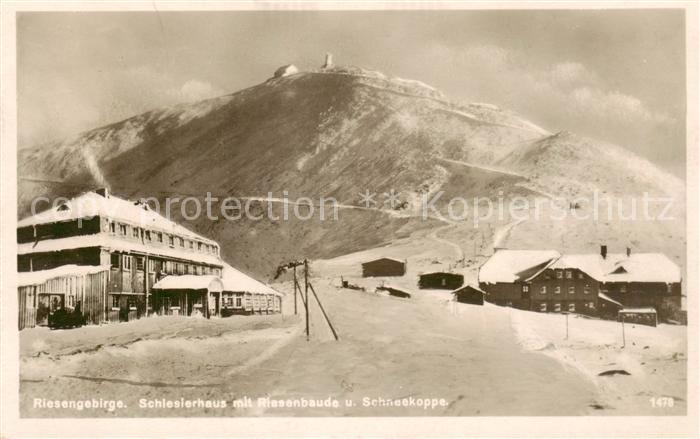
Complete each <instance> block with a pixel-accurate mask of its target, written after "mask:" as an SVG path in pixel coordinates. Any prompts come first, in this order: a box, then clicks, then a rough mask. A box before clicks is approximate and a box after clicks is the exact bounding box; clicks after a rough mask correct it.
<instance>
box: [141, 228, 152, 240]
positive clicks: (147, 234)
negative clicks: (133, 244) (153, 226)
mask: <svg viewBox="0 0 700 439" xmlns="http://www.w3.org/2000/svg"><path fill="white" fill-rule="evenodd" d="M143 233H144V235H145V236H146V241H150V240H151V231H150V230H144V232H143Z"/></svg>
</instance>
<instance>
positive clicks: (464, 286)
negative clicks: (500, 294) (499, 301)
mask: <svg viewBox="0 0 700 439" xmlns="http://www.w3.org/2000/svg"><path fill="white" fill-rule="evenodd" d="M466 289H472V290H474V291H476V292H479V293H481V294H484V295H486V296H488V295H489V293H487V292H486V291H484V290H482V289H481V288H479V287H477V286H474V285H471V284H467V285H462V286H461V287H459V288H457V289H456V290H453V291H450V294H457V293H459V292H460V291H462V290H466Z"/></svg>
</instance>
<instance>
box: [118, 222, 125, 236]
mask: <svg viewBox="0 0 700 439" xmlns="http://www.w3.org/2000/svg"><path fill="white" fill-rule="evenodd" d="M119 234H120V235H125V236H126V224H119Z"/></svg>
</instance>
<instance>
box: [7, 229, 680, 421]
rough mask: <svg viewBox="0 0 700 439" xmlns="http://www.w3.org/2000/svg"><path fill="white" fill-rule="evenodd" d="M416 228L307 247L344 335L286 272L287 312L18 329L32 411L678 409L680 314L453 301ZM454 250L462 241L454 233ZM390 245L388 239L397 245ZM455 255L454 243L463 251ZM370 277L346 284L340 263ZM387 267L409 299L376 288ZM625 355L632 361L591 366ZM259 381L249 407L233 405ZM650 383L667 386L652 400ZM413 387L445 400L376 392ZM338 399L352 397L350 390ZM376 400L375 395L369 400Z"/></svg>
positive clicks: (26, 402)
mask: <svg viewBox="0 0 700 439" xmlns="http://www.w3.org/2000/svg"><path fill="white" fill-rule="evenodd" d="M426 242H431V243H432V247H428V248H426V247H423V250H420V248H418V247H416V246H415V245H413V244H412V243H411V242H408V241H407V242H404V243H403V244H401V246H398V247H393V248H384V249H377V250H376V252H374V253H358V254H353V255H347V256H344V257H341V258H337V259H336V260H327V261H318V262H312V273H313V277H312V282H313V286H314V290H315V291H316V292H317V293H318V296H319V298H320V300H321V302H322V303H323V306H324V308H325V310H326V312H327V314H328V316H329V318H330V320H331V322H332V324H333V326H334V328H335V330H336V331H337V333H338V335H339V337H340V340H339V341H335V340H334V339H333V336H332V333H331V331H330V329H329V327H328V325H327V324H326V322H325V319H324V318H323V315H322V313H321V311H320V308H319V307H318V305H317V304H316V301H315V299H314V298H313V295H312V294H311V293H310V294H309V300H310V303H311V307H310V330H311V336H310V340H309V341H307V340H306V337H305V336H304V332H303V331H304V325H303V320H302V310H303V306H302V302H301V299H300V298H299V299H298V309H299V312H300V315H298V316H294V315H291V314H292V313H293V310H294V305H293V297H294V296H293V294H290V293H291V292H292V286H291V283H290V282H289V280H288V279H280V283H278V284H276V285H275V288H276V289H278V290H280V291H283V292H286V293H287V295H286V296H285V298H284V303H283V309H284V312H285V314H283V315H272V316H248V317H244V316H235V317H229V318H218V319H211V320H207V319H202V318H199V319H197V318H186V317H154V318H148V319H141V320H138V321H135V322H130V323H121V324H112V325H103V326H92V327H84V328H79V329H73V330H57V331H50V330H48V329H46V328H34V329H30V330H24V331H22V332H21V333H20V348H21V349H20V367H21V371H20V372H21V384H20V389H21V413H22V415H23V416H39V417H41V416H66V417H83V416H90V417H95V416H139V417H149V416H150V417H153V416H260V415H265V416H290V415H294V416H330V415H333V416H372V415H374V416H407V415H425V416H497V415H586V414H589V415H590V414H593V415H596V414H605V415H623V414H624V415H641V414H660V415H665V414H681V413H684V412H685V399H686V395H685V383H686V348H685V337H686V333H685V330H686V328H685V327H680V326H678V327H676V326H667V325H660V326H659V327H657V328H651V327H644V326H639V325H629V324H628V325H626V326H625V331H626V332H625V336H626V346H625V347H624V348H622V333H621V326H620V325H619V324H618V323H615V322H608V321H599V320H591V319H585V318H578V317H575V316H569V334H568V338H565V337H566V326H565V323H566V321H565V319H566V318H565V317H564V316H563V315H554V314H540V313H531V312H527V311H517V310H513V309H509V308H502V307H497V306H493V305H490V304H485V305H484V306H474V305H465V304H458V303H454V302H452V301H451V297H450V295H449V292H447V291H444V290H443V291H439V290H419V289H418V288H417V287H416V285H415V279H416V278H415V276H416V273H417V271H416V270H418V271H420V270H424V269H427V268H429V267H431V266H433V264H431V263H430V261H431V259H432V258H434V257H436V255H439V254H444V251H445V250H446V249H443V248H436V247H437V244H440V243H439V241H436V240H434V239H430V237H426ZM452 250H453V251H452V253H455V252H454V249H452ZM392 252H393V253H392ZM409 253H411V254H412V256H410V257H409V267H411V266H413V268H411V269H410V270H411V271H410V272H409V274H408V275H407V276H404V277H400V278H386V279H382V278H378V279H363V278H361V277H359V274H357V273H355V274H353V272H352V271H350V270H349V268H350V267H355V266H356V264H357V263H358V262H359V261H361V260H364V259H365V257H368V256H373V255H378V254H386V255H387V256H399V257H401V256H404V255H407V254H409ZM456 257H458V255H457V254H454V258H456ZM340 275H343V276H344V277H345V278H346V279H347V280H349V281H350V282H351V283H353V284H360V285H363V286H365V287H366V291H359V290H351V289H342V288H340V282H339V276H340ZM382 281H386V282H388V283H391V284H395V285H397V286H399V287H401V288H405V289H407V290H409V291H410V292H411V294H412V297H411V298H410V299H401V298H396V297H390V296H386V295H382V294H377V293H376V292H375V291H374V288H375V287H376V286H377V285H379V284H380V283H381V282H382ZM613 369H623V370H625V371H627V372H628V373H630V375H624V376H623V375H613V376H598V374H599V373H600V372H604V371H607V370H613ZM244 397H250V398H252V400H253V401H254V403H253V405H252V406H249V407H235V408H234V407H232V406H231V405H232V404H233V401H234V400H237V401H240V400H241V399H242V398H244ZM259 397H262V398H264V397H270V398H273V399H284V400H287V399H289V400H300V399H303V398H306V399H307V400H308V399H321V400H326V399H327V398H332V399H335V400H337V401H340V403H341V405H340V406H339V407H321V408H298V407H286V408H285V407H283V408H273V407H265V406H260V405H257V403H256V401H257V398H259ZM652 397H656V398H658V397H672V398H674V406H673V407H672V408H664V409H661V408H654V407H653V406H652V404H651V402H650V399H651V398H652ZM34 398H47V399H89V398H103V399H115V400H122V401H124V403H125V404H126V405H127V407H126V408H122V409H118V410H116V411H114V412H109V411H106V410H85V411H81V412H76V411H75V410H72V409H58V410H57V409H53V410H46V409H38V408H35V407H34V406H33V403H34ZM180 398H184V399H187V400H195V399H198V398H200V399H205V400H226V401H228V403H229V406H228V408H226V409H215V408H199V407H195V408H177V409H162V408H155V409H144V408H141V407H139V404H140V403H139V401H141V400H144V399H145V400H147V401H152V400H158V401H161V400H164V399H165V400H169V401H173V400H180ZM404 398H408V399H410V398H414V399H426V398H427V399H430V400H432V399H436V400H444V404H443V405H439V406H437V407H434V408H432V409H425V408H424V407H418V406H409V407H397V406H392V405H386V404H385V405H372V403H373V402H377V401H380V400H384V401H387V400H396V399H401V400H403V399H404ZM345 401H350V404H349V405H346V404H345ZM366 402H368V404H366Z"/></svg>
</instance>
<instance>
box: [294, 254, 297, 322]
mask: <svg viewBox="0 0 700 439" xmlns="http://www.w3.org/2000/svg"><path fill="white" fill-rule="evenodd" d="M294 315H297V267H296V266H294Z"/></svg>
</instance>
